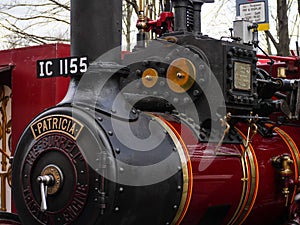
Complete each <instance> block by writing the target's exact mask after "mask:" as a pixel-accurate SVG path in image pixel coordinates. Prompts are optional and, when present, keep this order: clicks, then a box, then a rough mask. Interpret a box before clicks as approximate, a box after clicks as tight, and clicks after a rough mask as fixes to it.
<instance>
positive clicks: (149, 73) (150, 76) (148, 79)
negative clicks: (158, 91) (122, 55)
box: [142, 68, 158, 88]
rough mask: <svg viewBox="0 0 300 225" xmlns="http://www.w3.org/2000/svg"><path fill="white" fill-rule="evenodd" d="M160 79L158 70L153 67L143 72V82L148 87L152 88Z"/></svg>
mask: <svg viewBox="0 0 300 225" xmlns="http://www.w3.org/2000/svg"><path fill="white" fill-rule="evenodd" d="M157 80H158V72H157V70H155V69H153V68H148V69H146V70H145V71H144V72H143V74H142V83H143V85H144V86H145V87H147V88H152V87H153V86H154V85H155V84H156V83H157Z"/></svg>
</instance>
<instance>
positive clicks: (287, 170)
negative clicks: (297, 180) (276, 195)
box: [272, 154, 294, 206]
mask: <svg viewBox="0 0 300 225" xmlns="http://www.w3.org/2000/svg"><path fill="white" fill-rule="evenodd" d="M293 163H294V161H293V160H292V159H291V156H290V155H288V154H282V155H279V156H276V157H274V158H273V159H272V164H273V166H274V167H275V168H277V169H279V174H280V176H281V180H282V181H283V186H282V191H281V192H282V194H283V195H284V198H285V206H288V201H289V195H290V186H291V185H293V184H294V180H293V179H292V176H293V174H294V172H293V171H292V168H291V165H292V164H293Z"/></svg>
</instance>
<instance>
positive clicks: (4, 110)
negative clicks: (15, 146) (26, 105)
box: [0, 85, 11, 211]
mask: <svg viewBox="0 0 300 225" xmlns="http://www.w3.org/2000/svg"><path fill="white" fill-rule="evenodd" d="M10 100H11V89H10V88H9V87H8V86H5V85H0V102H1V105H0V111H1V121H0V141H1V142H2V143H1V145H0V153H1V172H0V179H1V207H0V210H1V211H6V210H7V208H6V198H7V196H6V194H7V193H6V191H7V190H6V189H7V186H6V185H7V183H8V184H9V185H11V166H8V163H9V159H10V149H9V146H10V144H9V140H10V136H9V135H11V114H10V112H11V105H10V103H11V101H10ZM6 182H7V183H6Z"/></svg>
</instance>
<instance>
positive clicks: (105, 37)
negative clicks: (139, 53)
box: [71, 0, 122, 62]
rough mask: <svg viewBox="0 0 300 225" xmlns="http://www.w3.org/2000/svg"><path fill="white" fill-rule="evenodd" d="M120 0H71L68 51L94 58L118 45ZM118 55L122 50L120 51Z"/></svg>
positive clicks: (119, 36)
mask: <svg viewBox="0 0 300 225" xmlns="http://www.w3.org/2000/svg"><path fill="white" fill-rule="evenodd" d="M121 32H122V0H87V1H82V0H71V55H72V56H83V55H86V56H88V57H89V59H90V62H92V61H94V60H95V59H96V58H98V57H99V56H100V55H102V54H103V53H105V52H107V51H109V50H111V49H113V48H115V47H119V46H121ZM120 55H121V51H120Z"/></svg>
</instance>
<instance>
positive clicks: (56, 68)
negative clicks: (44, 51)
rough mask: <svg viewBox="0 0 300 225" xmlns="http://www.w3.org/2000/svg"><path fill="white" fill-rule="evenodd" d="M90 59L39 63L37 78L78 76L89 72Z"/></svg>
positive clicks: (78, 58) (81, 58)
mask: <svg viewBox="0 0 300 225" xmlns="http://www.w3.org/2000/svg"><path fill="white" fill-rule="evenodd" d="M88 67H89V61H88V57H86V56H82V57H68V58H56V59H46V60H38V61H37V77H38V78H46V77H58V76H68V75H70V76H76V75H81V74H83V73H85V72H87V70H88Z"/></svg>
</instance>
